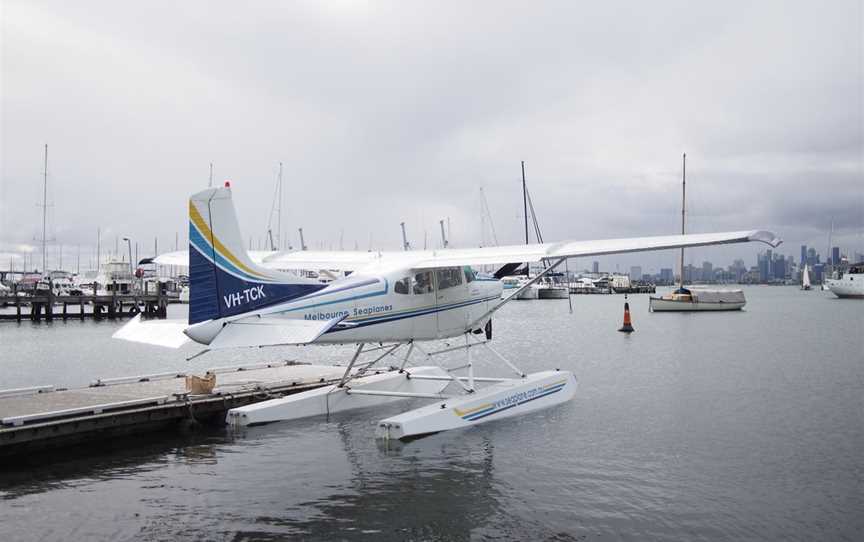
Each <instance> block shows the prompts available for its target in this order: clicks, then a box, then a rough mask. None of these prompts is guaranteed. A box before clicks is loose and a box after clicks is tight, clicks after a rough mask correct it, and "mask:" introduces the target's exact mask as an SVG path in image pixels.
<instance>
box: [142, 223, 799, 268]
mask: <svg viewBox="0 0 864 542" xmlns="http://www.w3.org/2000/svg"><path fill="white" fill-rule="evenodd" d="M749 241H760V242H763V243H766V244H769V245H771V246H772V247H776V246H778V245H779V244H780V243H782V240H781V239H780V238H779V237H777V236H776V235H775V234H773V233H771V232H768V231H763V230H750V231H735V232H723V233H693V234H688V235H661V236H656V237H631V238H625V239H603V240H593V241H562V242H558V243H535V244H531V245H509V246H500V247H483V248H448V249H442V250H419V251H410V252H405V251H390V252H377V251H375V252H362V251H356V250H346V251H341V250H340V251H309V250H299V251H294V252H265V251H251V252H249V257H250V259H252V261H254V262H255V263H257V264H259V265H261V266H262V267H266V268H270V269H310V270H319V269H339V270H342V271H357V270H361V269H363V268H366V267H370V268H371V267H375V266H381V265H383V266H386V267H392V266H395V265H399V266H404V267H410V268H412V269H434V268H436V267H448V266H453V267H455V266H463V265H484V264H490V265H492V264H505V263H511V262H539V261H540V260H554V259H559V258H578V257H585V256H603V255H609V254H622V253H626V252H642V251H649V250H665V249H672V248H688V247H700V246H708V245H723V244H730V243H746V242H749ZM154 261H155V262H156V263H158V264H163V265H189V253H188V252H187V251H185V250H181V251H177V252H169V253H166V254H162V255H160V256H158V257H157V258H156V259H155V260H154Z"/></svg>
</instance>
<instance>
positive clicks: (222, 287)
mask: <svg viewBox="0 0 864 542" xmlns="http://www.w3.org/2000/svg"><path fill="white" fill-rule="evenodd" d="M189 264H190V269H189V323H190V324H196V323H198V322H203V321H205V320H213V319H217V318H225V317H228V316H236V315H238V314H243V313H246V312H251V311H254V310H257V309H261V308H264V307H269V306H271V305H275V304H277V303H282V302H285V301H289V300H291V299H296V298H299V297H302V296H304V295H307V294H311V293H313V292H317V291H318V290H321V289H323V288H325V287H326V285H324V284H303V283H300V284H280V283H270V282H267V283H265V282H256V281H248V280H243V279H240V278H237V277H236V276H234V275H231V274H229V273H226V272H225V271H223V270H222V269H220V268H219V267H218V266H216V265H214V264H213V262H211V261H210V260H209V259H207V258H206V257H204V256H203V255H202V254H201V253H200V252H199V251H198V249H197V248H195V246H194V245H191V244H190V245H189Z"/></svg>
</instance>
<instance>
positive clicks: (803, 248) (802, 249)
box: [801, 245, 807, 266]
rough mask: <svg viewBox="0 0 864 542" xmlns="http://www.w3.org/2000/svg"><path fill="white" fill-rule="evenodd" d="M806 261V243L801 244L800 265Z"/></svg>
mask: <svg viewBox="0 0 864 542" xmlns="http://www.w3.org/2000/svg"><path fill="white" fill-rule="evenodd" d="M805 262H807V245H801V265H802V266H803V265H804V263H805Z"/></svg>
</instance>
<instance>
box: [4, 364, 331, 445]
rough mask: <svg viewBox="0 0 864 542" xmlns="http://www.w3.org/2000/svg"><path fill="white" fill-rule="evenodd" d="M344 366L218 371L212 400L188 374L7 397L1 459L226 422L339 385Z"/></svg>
mask: <svg viewBox="0 0 864 542" xmlns="http://www.w3.org/2000/svg"><path fill="white" fill-rule="evenodd" d="M344 371H345V368H344V367H340V366H335V365H331V366H327V365H306V364H297V363H295V362H291V361H284V362H278V363H262V364H257V365H246V366H237V367H216V368H213V369H210V370H209V371H208V372H210V373H213V374H215V375H216V387H215V388H214V389H213V391H212V392H211V393H206V394H200V395H194V394H192V393H190V392H189V391H188V390H187V388H186V380H185V377H186V374H185V373H184V372H182V371H181V372H167V373H160V374H152V375H140V376H132V377H126V378H113V379H96V380H94V381H93V382H92V383H91V384H90V386H89V387H87V388H80V389H59V388H55V387H54V386H50V385H45V386H34V387H31V388H20V389H9V390H0V457H7V456H13V455H21V454H27V453H31V452H36V451H41V450H45V449H52V448H60V447H68V446H74V445H76V444H81V443H92V442H94V441H98V440H99V439H106V438H113V437H116V436H121V435H137V434H141V433H145V432H149V431H155V430H164V429H170V428H177V427H182V426H184V425H189V424H196V423H202V422H210V423H213V422H215V423H219V424H221V423H224V420H225V414H226V412H227V411H228V410H229V409H231V408H234V407H238V406H242V405H247V404H251V403H256V402H259V401H264V400H267V399H271V398H274V397H281V396H284V395H288V394H292V393H297V392H299V391H303V390H308V389H312V388H316V387H320V386H324V385H327V384H332V383H334V382H337V381H338V380H339V379H340V378H341V377H342V375H343V373H344Z"/></svg>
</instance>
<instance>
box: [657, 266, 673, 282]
mask: <svg viewBox="0 0 864 542" xmlns="http://www.w3.org/2000/svg"><path fill="white" fill-rule="evenodd" d="M660 282H662V283H664V284H672V283H673V282H675V276H674V275H673V273H672V269H671V268H669V267H664V268H662V269H661V270H660Z"/></svg>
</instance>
